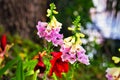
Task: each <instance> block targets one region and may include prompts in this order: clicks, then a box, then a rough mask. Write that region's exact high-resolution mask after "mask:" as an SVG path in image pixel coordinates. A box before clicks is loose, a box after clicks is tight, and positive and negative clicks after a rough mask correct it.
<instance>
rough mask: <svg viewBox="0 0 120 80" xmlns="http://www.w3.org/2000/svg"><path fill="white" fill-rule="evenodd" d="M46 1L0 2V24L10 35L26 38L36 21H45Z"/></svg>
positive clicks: (21, 0) (16, 0)
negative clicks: (16, 34)
mask: <svg viewBox="0 0 120 80" xmlns="http://www.w3.org/2000/svg"><path fill="white" fill-rule="evenodd" d="M47 3H48V0H0V24H2V25H3V26H4V27H5V30H6V31H9V32H10V33H11V34H15V33H18V34H19V35H20V36H22V37H25V38H28V37H29V36H30V35H31V34H33V33H34V32H35V31H34V30H36V24H37V21H39V20H41V21H46V9H47Z"/></svg>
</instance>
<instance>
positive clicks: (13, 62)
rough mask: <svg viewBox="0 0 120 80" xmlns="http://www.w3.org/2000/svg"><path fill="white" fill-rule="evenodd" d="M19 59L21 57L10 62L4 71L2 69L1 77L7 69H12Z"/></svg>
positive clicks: (0, 71) (0, 70)
mask: <svg viewBox="0 0 120 80" xmlns="http://www.w3.org/2000/svg"><path fill="white" fill-rule="evenodd" d="M19 59H20V57H16V58H15V59H14V60H11V61H9V62H8V63H7V64H6V65H5V67H3V68H2V69H0V76H1V75H3V74H4V72H5V71H6V70H7V69H9V68H11V67H12V66H13V65H14V64H15V63H16V62H17V61H18V60H19Z"/></svg>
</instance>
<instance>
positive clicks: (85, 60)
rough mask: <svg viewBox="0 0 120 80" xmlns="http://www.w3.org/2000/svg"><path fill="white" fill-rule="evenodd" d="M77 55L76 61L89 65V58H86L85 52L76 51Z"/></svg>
mask: <svg viewBox="0 0 120 80" xmlns="http://www.w3.org/2000/svg"><path fill="white" fill-rule="evenodd" d="M77 57H78V61H79V62H81V63H83V64H86V65H89V64H90V63H89V59H88V56H87V55H85V53H81V52H78V53H77Z"/></svg>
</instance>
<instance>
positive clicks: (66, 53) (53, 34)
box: [35, 4, 89, 77]
mask: <svg viewBox="0 0 120 80" xmlns="http://www.w3.org/2000/svg"><path fill="white" fill-rule="evenodd" d="M54 9H56V7H55V5H54V4H50V9H48V11H47V12H48V14H47V17H49V18H50V22H41V21H39V22H38V25H37V26H36V27H37V30H38V32H37V34H38V36H39V37H40V38H44V39H45V40H47V41H48V42H52V44H53V45H54V46H56V47H57V46H58V45H59V47H60V51H59V52H56V51H54V52H50V53H51V55H52V59H50V64H51V67H50V71H49V76H52V74H53V72H54V73H55V74H56V76H58V77H62V73H67V72H68V70H69V64H68V62H70V63H71V64H73V63H74V62H75V61H79V62H81V63H83V64H86V65H89V59H88V56H87V55H86V54H85V52H86V51H85V49H84V48H83V47H82V41H81V39H80V37H84V35H83V34H82V33H80V25H79V21H80V17H77V18H76V20H75V21H74V22H73V24H74V25H75V28H73V29H72V28H69V30H71V31H72V32H73V36H70V37H67V38H65V39H63V34H60V29H61V28H62V24H61V23H60V22H58V21H57V19H56V18H55V16H53V14H57V13H58V12H57V11H55V10H54ZM51 55H49V56H51ZM37 59H38V60H40V61H38V64H37V65H36V67H35V70H36V69H42V68H43V67H44V69H45V65H44V63H43V61H42V57H41V56H39V57H38V58H37Z"/></svg>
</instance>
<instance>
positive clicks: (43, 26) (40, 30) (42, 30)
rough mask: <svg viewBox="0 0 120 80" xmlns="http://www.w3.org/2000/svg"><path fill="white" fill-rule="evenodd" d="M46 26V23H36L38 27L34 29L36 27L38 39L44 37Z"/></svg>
mask: <svg viewBox="0 0 120 80" xmlns="http://www.w3.org/2000/svg"><path fill="white" fill-rule="evenodd" d="M46 26H47V23H46V22H40V21H39V22H38V25H37V26H36V27H37V30H38V32H37V34H38V36H39V37H40V38H42V37H45V35H46V33H45V30H46Z"/></svg>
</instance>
